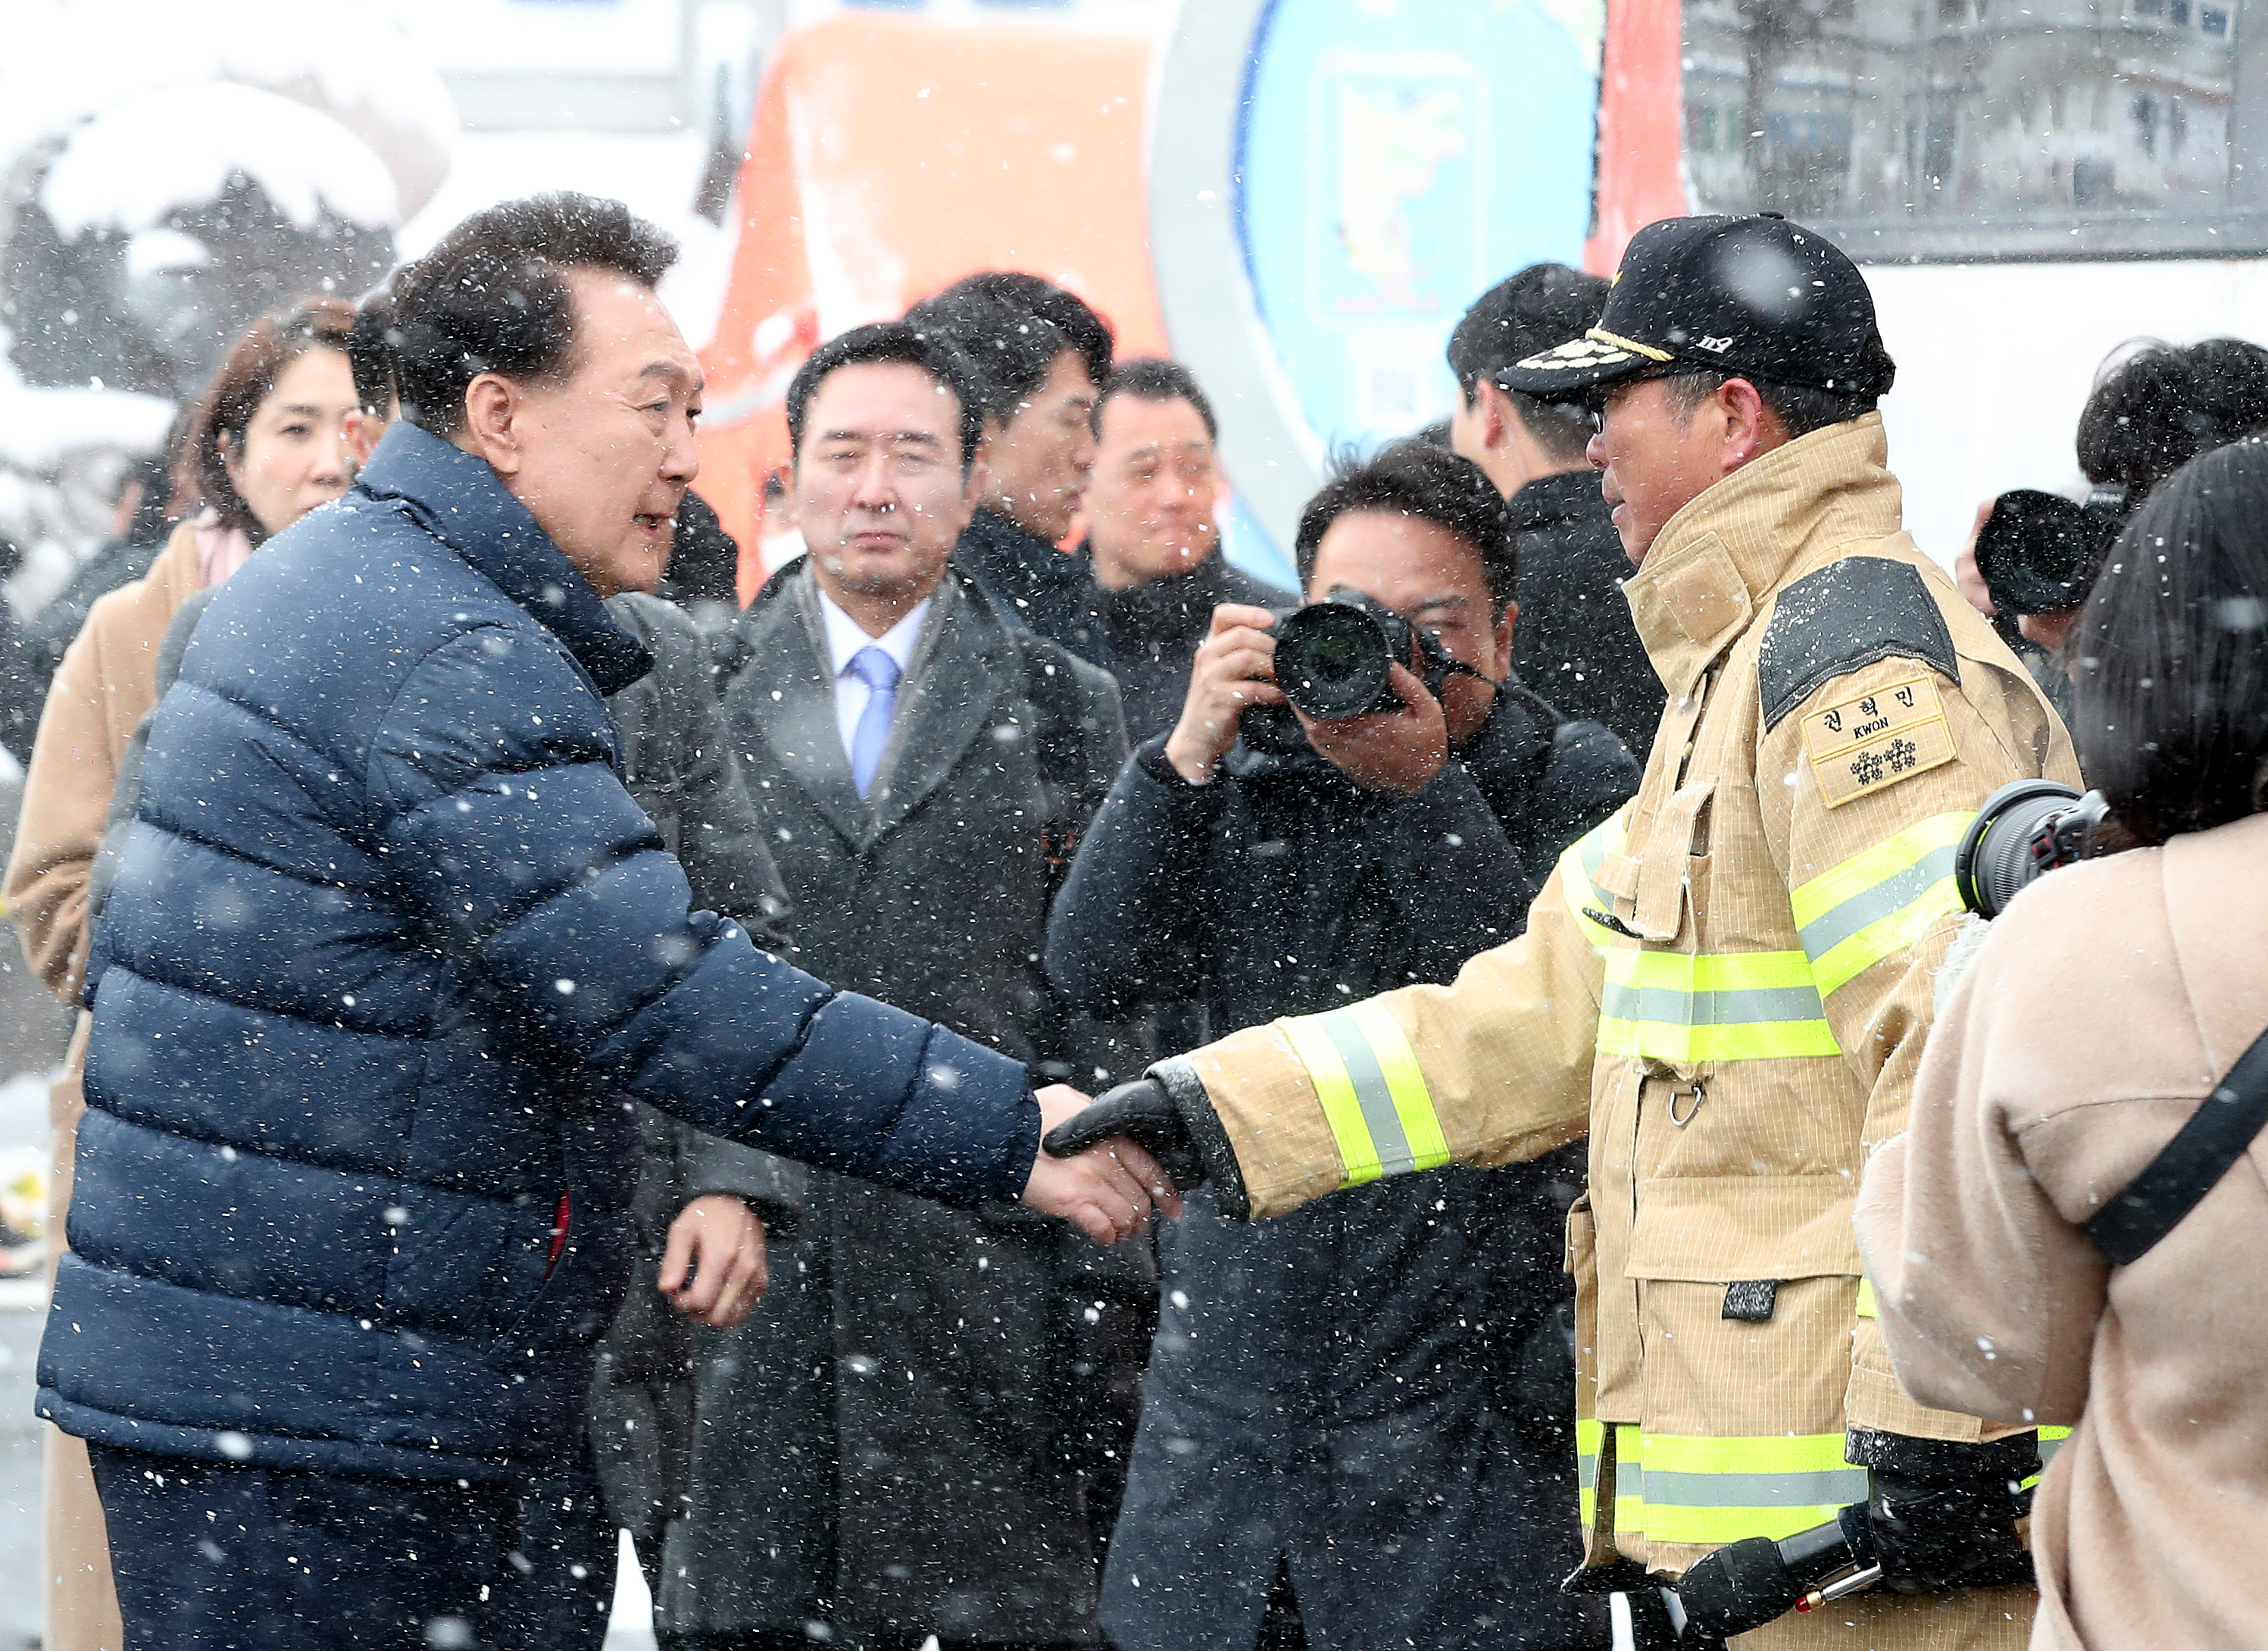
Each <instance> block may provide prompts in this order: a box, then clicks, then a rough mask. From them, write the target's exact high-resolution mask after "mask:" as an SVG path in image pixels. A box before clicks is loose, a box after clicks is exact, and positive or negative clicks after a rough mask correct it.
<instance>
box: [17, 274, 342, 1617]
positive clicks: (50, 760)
mask: <svg viewBox="0 0 2268 1651" xmlns="http://www.w3.org/2000/svg"><path fill="white" fill-rule="evenodd" d="M353 323H354V310H353V307H352V306H350V305H347V304H345V303H342V301H340V300H339V299H313V300H311V301H309V302H308V303H306V304H305V305H303V306H299V307H298V308H297V309H295V310H290V311H285V312H283V313H279V314H276V315H273V316H269V317H268V318H267V319H265V320H263V321H260V322H258V323H257V324H255V325H254V327H253V328H252V330H251V331H250V332H248V333H247V334H246V335H245V336H244V337H243V338H242V339H241V340H239V342H238V343H237V345H236V347H235V348H234V349H233V350H231V351H230V352H229V355H228V358H227V359H226V360H225V361H224V362H223V363H222V364H221V366H220V371H219V372H217V373H216V374H215V375H214V378H213V381H212V384H211V387H210V388H208V389H207V391H206V392H205V395H204V399H203V401H202V402H200V403H199V404H198V407H197V410H196V415H195V418H194V419H193V421H192V422H191V424H190V426H189V429H188V434H187V436H186V437H185V439H184V441H183V446H182V449H181V453H180V459H179V461H177V463H176V465H175V467H174V496H175V498H176V501H177V502H186V503H188V504H191V505H194V506H195V514H194V515H193V516H192V517H191V518H190V519H189V520H186V521H184V522H182V523H181V525H180V527H177V528H175V529H174V530H173V537H172V538H171V539H170V540H169V541H168V542H166V548H165V549H164V550H163V551H161V552H160V553H159V554H158V559H157V561H156V563H155V564H152V565H151V569H150V571H149V573H148V574H147V575H146V576H145V577H144V578H142V579H136V581H134V582H133V583H132V584H130V585H125V586H121V587H120V588H118V589H117V590H114V591H113V592H111V593H109V594H108V595H107V596H105V597H103V598H102V599H101V600H100V601H97V602H96V603H95V604H94V607H93V609H92V612H90V613H89V614H88V615H87V621H86V625H85V629H84V630H81V631H80V632H79V635H78V640H77V641H76V642H74V643H73V644H72V645H71V647H70V652H68V653H66V654H65V655H64V656H63V664H62V666H61V667H60V668H59V669H58V670H57V671H56V673H55V685H54V687H53V688H52V689H50V690H49V692H48V703H47V709H46V710H45V711H44V712H43V713H42V714H41V716H40V733H39V739H38V741H37V742H36V743H35V744H34V746H33V750H32V763H31V770H30V773H29V775H28V776H27V778H26V781H25V785H24V810H23V817H22V820H21V822H20V823H19V825H18V828H17V834H16V848H15V852H14V854H13V855H12V856H11V858H10V859H9V862H8V871H7V882H6V892H7V900H8V915H9V916H10V917H11V918H12V919H13V920H14V922H15V925H16V929H17V932H18V935H19V936H21V938H22V940H23V942H24V951H25V954H26V956H27V957H29V958H30V959H31V962H32V967H33V969H37V970H38V971H39V974H40V978H41V979H42V980H44V981H46V982H47V984H48V988H49V989H50V990H51V991H54V992H55V995H56V996H57V997H59V998H61V999H63V1001H64V1002H65V1003H67V1004H70V1005H73V1006H77V1002H78V987H79V977H80V974H81V972H82V971H83V969H85V964H86V948H87V942H88V939H89V935H88V930H87V924H86V896H87V876H88V873H89V872H90V871H92V868H93V866H94V857H95V851H96V850H98V849H99V848H100V847H101V845H102V836H103V830H104V827H105V825H106V824H107V822H108V819H109V814H110V799H111V791H112V788H113V786H114V784H115V782H116V779H117V776H118V763H119V759H120V758H121V756H122V755H124V753H125V750H126V746H127V742H128V741H129V740H130V739H131V738H132V737H133V734H134V730H135V727H136V725H137V724H139V723H140V722H141V720H142V718H143V715H144V713H145V712H146V711H149V709H150V704H151V697H152V689H153V686H154V682H155V672H156V664H157V658H158V643H159V642H160V641H161V640H162V639H163V638H164V637H165V634H166V626H167V625H168V624H170V623H172V621H173V614H174V612H175V610H176V609H178V608H180V606H181V604H182V603H183V602H185V601H188V599H189V597H191V596H192V595H194V594H195V593H196V592H198V591H200V590H203V589H204V588H205V587H206V586H210V585H217V584H218V583H219V582H220V581H221V580H223V579H226V578H227V577H228V576H229V575H230V574H231V573H232V572H234V571H236V570H237V569H238V568H239V567H241V566H242V565H243V564H244V561H245V558H246V557H247V556H250V555H251V554H252V552H253V550H254V548H255V547H257V546H258V545H260V544H261V543H262V542H265V541H266V540H267V539H268V538H269V536H271V535H272V534H277V533H281V532H282V531H283V530H284V528H285V527H290V526H291V523H293V522H295V521H297V520H298V519H299V518H300V517H302V516H304V515H306V513H307V512H309V511H311V510H313V509H314V508H315V506H316V505H323V504H328V503H329V502H330V501H331V500H332V499H335V498H338V497H339V496H340V495H341V494H342V493H344V492H345V491H346V490H347V484H348V483H349V482H350V480H351V479H352V478H351V466H350V463H349V462H348V447H347V436H348V433H349V426H350V424H351V422H352V420H353V419H354V417H355V416H356V414H357V408H356V403H355V394H354V385H353V380H352V378H351V376H350V373H349V372H348V367H347V356H346V344H347V336H348V331H349V329H350V328H351V327H352V326H353ZM87 1025H88V1018H87V1016H86V1015H85V1013H82V1014H81V1015H80V1016H79V1019H78V1028H77V1032H76V1034H75V1035H74V1036H73V1037H72V1039H71V1045H70V1055H69V1057H68V1059H67V1064H66V1065H65V1067H64V1070H63V1077H62V1078H61V1079H60V1080H58V1081H57V1083H56V1084H55V1090H54V1093H53V1095H52V1096H51V1098H50V1101H49V1105H48V1116H49V1122H50V1125H51V1130H50V1136H49V1139H50V1140H51V1142H52V1145H53V1150H54V1165H53V1168H52V1171H51V1179H50V1181H49V1183H48V1235H49V1238H50V1242H51V1243H59V1242H60V1241H61V1239H62V1236H63V1221H64V1215H65V1212H66V1211H67V1210H68V1209H69V1207H70V1184H71V1157H72V1152H73V1148H74V1146H76V1143H77V1130H78V1117H79V1114H80V1113H81V1112H82V1111H83V1110H84V1109H85V1101H84V1100H83V1098H82V1097H81V1095H80V1093H79V1072H80V1067H81V1065H82V1064H83V1063H84V1061H85V1058H86V1034H87ZM44 1500H45V1526H46V1531H45V1536H46V1551H47V1563H46V1566H45V1568H44V1575H45V1578H46V1588H47V1596H48V1597H47V1619H48V1628H47V1638H46V1640H45V1644H46V1645H47V1647H48V1651H119V1646H120V1643H121V1637H122V1636H121V1630H120V1626H119V1620H118V1603H117V1599H116V1597H115V1596H114V1593H113V1592H112V1588H111V1582H110V1554H109V1550H108V1547H107V1544H106V1543H105V1540H104V1537H103V1529H102V1510H101V1507H99V1504H98V1503H97V1502H96V1500H95V1496H94V1485H93V1482H92V1479H91V1478H89V1476H88V1473H87V1466H86V1447H85V1445H84V1444H82V1443H80V1442H79V1441H77V1440H76V1439H71V1438H68V1437H66V1436H65V1435H63V1434H59V1433H57V1432H56V1431H55V1429H54V1428H52V1427H50V1428H48V1430H47V1461H46V1494H45V1499H44Z"/></svg>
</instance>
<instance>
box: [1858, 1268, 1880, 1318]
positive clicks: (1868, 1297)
mask: <svg viewBox="0 0 2268 1651" xmlns="http://www.w3.org/2000/svg"><path fill="white" fill-rule="evenodd" d="M1859 1317H1860V1318H1880V1317H1881V1314H1880V1313H1879V1312H1877V1311H1875V1309H1874V1280H1873V1279H1868V1278H1865V1277H1861V1278H1860V1279H1859Z"/></svg>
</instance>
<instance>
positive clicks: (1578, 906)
mask: <svg viewBox="0 0 2268 1651" xmlns="http://www.w3.org/2000/svg"><path fill="white" fill-rule="evenodd" d="M1629 812H1630V809H1629V805H1627V804H1625V805H1624V807H1620V808H1617V809H1616V810H1615V812H1614V813H1613V814H1609V815H1608V816H1607V818H1606V819H1605V820H1604V821H1602V822H1600V823H1599V824H1598V825H1596V826H1594V827H1593V828H1592V829H1591V830H1590V831H1588V832H1587V833H1586V834H1585V835H1584V836H1582V837H1578V838H1577V839H1576V840H1575V841H1574V842H1573V843H1572V844H1568V846H1567V849H1566V851H1565V853H1563V854H1561V855H1560V856H1559V866H1558V869H1557V872H1556V873H1554V875H1556V876H1557V878H1558V880H1559V895H1560V898H1562V899H1563V900H1565V902H1566V903H1567V913H1568V915H1569V916H1570V917H1571V918H1573V919H1574V921H1575V927H1576V928H1577V930H1579V931H1580V932H1581V933H1582V934H1583V935H1584V936H1586V937H1587V939H1588V940H1590V942H1591V944H1592V945H1593V946H1594V947H1598V948H1599V949H1601V950H1602V951H1603V950H1605V949H1607V948H1608V947H1616V946H1628V945H1629V944H1630V941H1629V940H1627V939H1626V938H1625V937H1624V936H1622V935H1619V934H1616V932H1614V931H1613V930H1612V929H1610V928H1609V927H1607V925H1604V924H1603V923H1600V922H1598V921H1596V920H1595V919H1594V918H1590V917H1587V916H1586V915H1585V913H1586V911H1611V910H1614V903H1615V902H1614V896H1611V895H1609V894H1608V893H1607V892H1606V890H1604V889H1603V888H1600V887H1599V886H1598V884H1596V883H1594V882H1593V881H1591V880H1592V879H1593V878H1594V876H1596V875H1597V874H1598V870H1599V866H1600V865H1601V864H1602V862H1603V861H1604V860H1605V859H1606V858H1607V856H1608V855H1609V854H1611V853H1613V852H1614V851H1616V849H1618V848H1620V847H1621V846H1622V845H1623V828H1624V823H1625V821H1626V819H1627V817H1628V815H1629Z"/></svg>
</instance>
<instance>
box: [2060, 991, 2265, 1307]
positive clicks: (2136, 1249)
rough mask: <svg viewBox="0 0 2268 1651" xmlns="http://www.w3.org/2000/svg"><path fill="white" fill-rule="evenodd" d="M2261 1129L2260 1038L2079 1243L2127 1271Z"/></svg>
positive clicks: (2097, 1216) (2099, 1215) (2262, 1068)
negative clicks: (2089, 1243)
mask: <svg viewBox="0 0 2268 1651" xmlns="http://www.w3.org/2000/svg"><path fill="white" fill-rule="evenodd" d="M2264 1126H2268V1032H2263V1033H2262V1034H2261V1035H2260V1036H2258V1037H2257V1038H2255V1039H2254V1040H2253V1041H2252V1047H2251V1048H2250V1049H2248V1050H2245V1051H2244V1053H2243V1054H2242V1055H2240V1056H2238V1057H2237V1059H2236V1065H2234V1066H2232V1067H2230V1068H2229V1069H2228V1077H2226V1078H2224V1079H2222V1080H2220V1087H2218V1088H2216V1089H2215V1090H2214V1091H2213V1093H2212V1094H2211V1095H2207V1096H2206V1097H2205V1104H2204V1105H2203V1106H2201V1107H2199V1108H2198V1109H2197V1110H2196V1111H2195V1112H2192V1113H2191V1114H2190V1119H2189V1122H2188V1123H2186V1124H2183V1125H2182V1127H2181V1130H2180V1131H2179V1132H2178V1133H2176V1135H2175V1137H2174V1139H2171V1140H2169V1141H2168V1142H2167V1143H2166V1146H2165V1150H2164V1151H2163V1152H2161V1153H2159V1154H2158V1155H2157V1156H2156V1157H2155V1158H2153V1159H2152V1160H2151V1161H2150V1162H2149V1165H2148V1167H2147V1168H2145V1169H2144V1170H2143V1171H2142V1173H2141V1174H2140V1175H2139V1176H2135V1177H2134V1179H2133V1180H2132V1182H2131V1183H2129V1184H2128V1186H2127V1188H2126V1190H2124V1192H2122V1193H2120V1194H2119V1195H2118V1196H2117V1198H2113V1199H2111V1200H2110V1203H2108V1204H2106V1205H2103V1206H2102V1208H2101V1209H2100V1210H2097V1211H2096V1212H2095V1214H2094V1215H2093V1216H2092V1217H2091V1218H2090V1219H2089V1220H2088V1223H2087V1235H2088V1237H2089V1238H2092V1239H2093V1240H2094V1241H2095V1242H2096V1243H2097V1244H2099V1245H2101V1246H2102V1253H2103V1254H2104V1255H2106V1256H2108V1257H2110V1259H2111V1260H2112V1262H2114V1263H2115V1264H2117V1265H2119V1266H2122V1267H2130V1266H2132V1265H2133V1264H2134V1263H2136V1262H2137V1261H2139V1260H2140V1259H2141V1258H2142V1257H2144V1256H2145V1255H2147V1254H2148V1253H2149V1249H2150V1247H2151V1246H2152V1245H2153V1244H2155V1243H2156V1242H2158V1241H2159V1240H2160V1239H2161V1238H2163V1237H2164V1236H2165V1235H2167V1234H2168V1233H2170V1232H2172V1231H2173V1230H2174V1228H2175V1227H2178V1226H2180V1225H2181V1221H2182V1218H2183V1216H2185V1215H2187V1214H2188V1213H2189V1212H2191V1210H2193V1209H2195V1208H2197V1206H2198V1201H2199V1200H2200V1199H2202V1198H2204V1197H2205V1194H2206V1193H2208V1192H2210V1191H2212V1190H2213V1188H2214V1186H2216V1185H2217V1184H2218V1183H2220V1178H2221V1177H2222V1176H2225V1175H2227V1174H2228V1171H2229V1168H2230V1167H2231V1166H2232V1165H2234V1164H2235V1162H2236V1161H2237V1160H2238V1159H2240V1158H2242V1157H2243V1156H2244V1153H2245V1149H2246V1148H2248V1147H2249V1146H2251V1145H2252V1139H2253V1137H2254V1136H2256V1135H2257V1134H2259V1133H2260V1131H2261V1129H2262V1128H2263V1127H2264Z"/></svg>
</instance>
